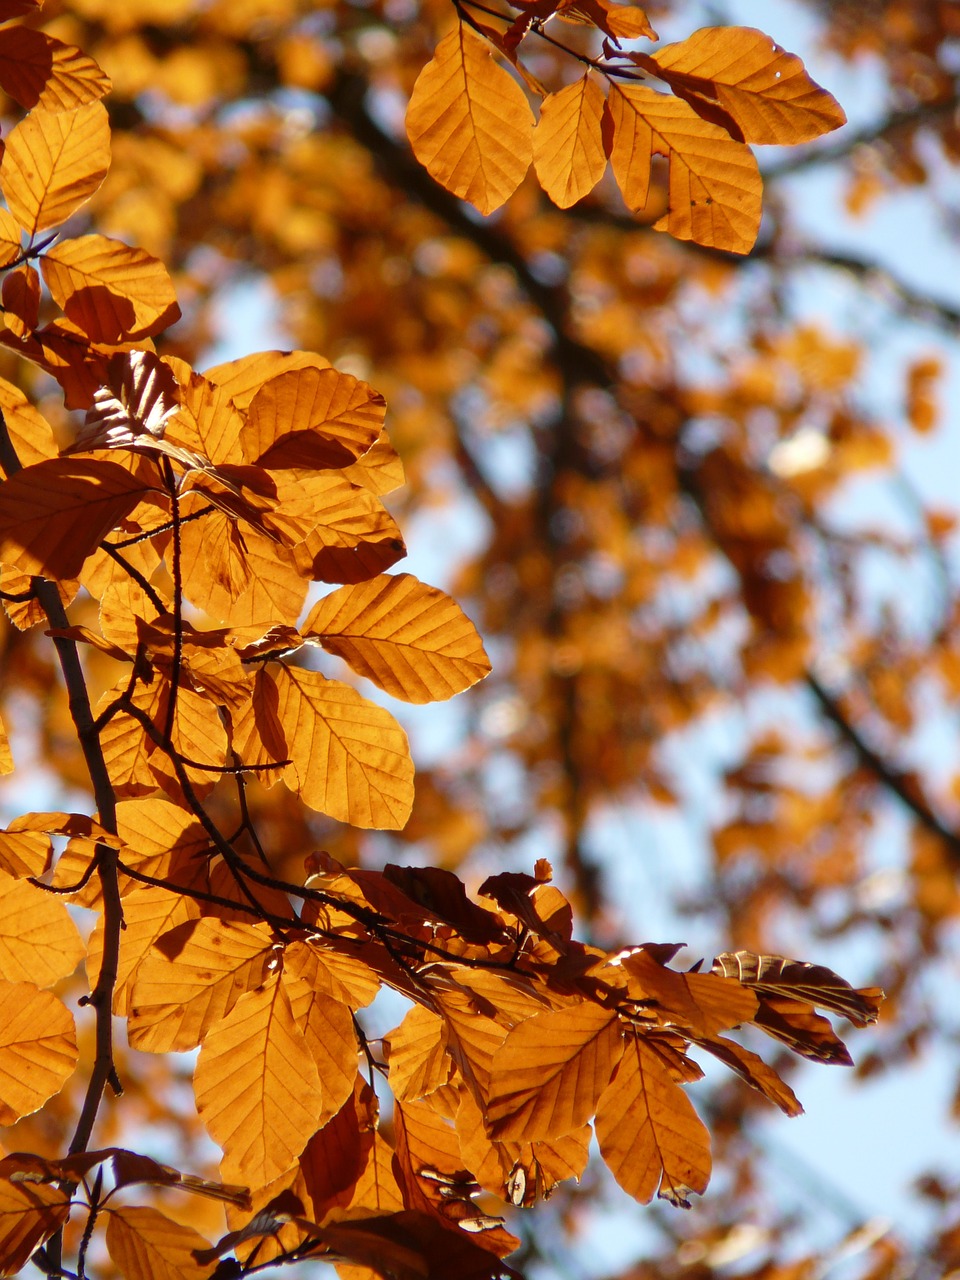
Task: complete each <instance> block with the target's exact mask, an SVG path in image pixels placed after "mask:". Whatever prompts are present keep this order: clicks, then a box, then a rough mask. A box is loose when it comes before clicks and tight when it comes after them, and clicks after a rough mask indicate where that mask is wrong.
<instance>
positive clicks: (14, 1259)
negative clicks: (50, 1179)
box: [0, 1178, 70, 1276]
mask: <svg viewBox="0 0 960 1280" xmlns="http://www.w3.org/2000/svg"><path fill="white" fill-rule="evenodd" d="M69 1211H70V1197H69V1195H68V1194H67V1192H66V1191H64V1190H62V1189H61V1188H59V1187H51V1186H47V1185H45V1184H43V1183H40V1184H35V1183H23V1182H10V1181H8V1180H7V1179H6V1178H0V1275H2V1276H15V1275H17V1274H18V1273H19V1272H20V1271H21V1269H22V1268H23V1267H25V1266H26V1264H27V1260H28V1259H29V1257H30V1255H31V1254H32V1253H33V1252H34V1250H35V1249H37V1248H39V1246H40V1245H41V1244H43V1242H44V1240H46V1239H48V1238H49V1237H50V1236H52V1235H53V1233H54V1232H55V1231H59V1229H60V1228H61V1227H62V1226H63V1224H64V1222H66V1220H67V1214H68V1213H69Z"/></svg>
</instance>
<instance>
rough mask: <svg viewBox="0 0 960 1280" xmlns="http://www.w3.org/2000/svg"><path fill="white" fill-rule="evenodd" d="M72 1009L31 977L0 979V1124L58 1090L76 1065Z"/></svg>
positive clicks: (36, 1107)
mask: <svg viewBox="0 0 960 1280" xmlns="http://www.w3.org/2000/svg"><path fill="white" fill-rule="evenodd" d="M77 1058H78V1054H77V1033H76V1029H75V1027H74V1022H73V1014H71V1012H70V1010H69V1009H68V1008H67V1007H66V1006H65V1005H64V1004H63V1002H62V1001H61V1000H58V999H57V997H56V996H55V995H53V994H52V993H51V992H49V991H41V990H40V988H39V987H36V986H34V985H33V983H30V982H0V1124H13V1122H14V1121H15V1120H19V1119H20V1117H21V1116H27V1115H30V1113H31V1112H33V1111H37V1110H39V1109H40V1107H42V1106H43V1104H44V1103H45V1102H46V1100H47V1099H48V1098H52V1097H53V1095H54V1094H55V1093H59V1092H60V1090H61V1089H62V1088H63V1086H64V1084H65V1083H66V1081H67V1080H68V1079H69V1077H70V1076H71V1075H72V1074H73V1070H74V1068H75V1067H76V1065H77Z"/></svg>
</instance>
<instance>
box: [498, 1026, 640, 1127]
mask: <svg viewBox="0 0 960 1280" xmlns="http://www.w3.org/2000/svg"><path fill="white" fill-rule="evenodd" d="M622 1052H623V1041H622V1039H621V1035H620V1025H619V1022H618V1020H617V1016H616V1014H615V1013H612V1012H611V1011H610V1010H609V1009H603V1008H601V1007H600V1006H599V1005H595V1004H589V1003H586V1002H584V1003H582V1004H577V1005H572V1006H568V1007H565V1008H562V1009H555V1010H550V1011H549V1012H546V1013H538V1014H536V1015H535V1016H534V1017H532V1018H527V1020H526V1021H525V1022H521V1023H520V1025H519V1026H518V1027H516V1028H515V1029H514V1030H513V1031H511V1032H510V1033H509V1035H508V1036H507V1038H506V1039H505V1040H504V1042H503V1044H502V1046H501V1047H500V1048H499V1049H498V1050H497V1052H496V1054H495V1055H494V1058H493V1071H492V1075H491V1080H490V1102H489V1106H488V1108H487V1117H488V1121H489V1125H490V1133H491V1136H493V1137H495V1138H500V1139H508V1138H513V1139H515V1140H517V1141H521V1142H524V1141H527V1142H528V1141H533V1140H535V1139H537V1138H555V1137H561V1136H562V1135H563V1134H565V1133H571V1132H572V1131H573V1130H574V1129H577V1128H579V1127H580V1125H582V1124H583V1122H584V1121H585V1120H588V1119H589V1118H590V1116H592V1115H593V1113H594V1111H595V1109H596V1106H597V1099H598V1098H599V1097H600V1094H601V1093H602V1092H603V1090H604V1089H605V1088H606V1086H607V1082H608V1081H609V1079H610V1076H611V1075H612V1074H613V1069H614V1067H615V1066H616V1064H617V1061H618V1060H619V1058H620V1054H621V1053H622Z"/></svg>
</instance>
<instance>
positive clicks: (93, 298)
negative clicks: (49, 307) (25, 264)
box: [40, 235, 180, 342]
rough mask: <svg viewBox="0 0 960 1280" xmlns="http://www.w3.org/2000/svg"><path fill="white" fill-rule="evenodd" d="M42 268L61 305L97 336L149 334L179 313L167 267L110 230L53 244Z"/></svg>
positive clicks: (111, 338) (126, 337) (108, 338)
mask: <svg viewBox="0 0 960 1280" xmlns="http://www.w3.org/2000/svg"><path fill="white" fill-rule="evenodd" d="M40 269H41V271H42V272H43V278H44V280H45V281H46V283H47V287H48V288H49V290H50V294H51V296H52V297H53V300H54V302H56V304H57V306H59V307H60V308H62V310H63V312H64V314H65V315H66V316H67V318H68V319H69V320H72V321H73V323H74V324H76V325H77V326H78V327H79V328H80V329H82V330H83V332H84V333H86V334H87V335H88V336H89V337H91V338H92V339H93V340H94V341H95V342H120V341H130V340H131V339H137V338H145V337H147V336H149V335H151V334H154V333H159V332H160V331H161V329H166V328H168V327H169V326H170V325H171V324H173V323H174V322H175V321H176V320H177V319H179V316H180V308H179V307H178V306H177V298H176V294H175V293H174V290H173V283H172V281H171V279H170V276H169V274H168V273H167V269H166V267H164V266H163V264H162V263H161V262H158V261H157V259H156V258H153V257H151V255H150V254H149V253H144V251H143V250H142V249H131V248H130V246H129V245H126V244H123V243H122V242H121V241H120V240H110V239H108V238H107V237H106V236H96V235H93V236H80V237H79V238H78V239H75V240H64V241H63V242H62V243H60V244H55V245H52V246H51V247H50V248H49V249H48V250H47V251H46V252H45V253H44V255H43V257H42V258H41V259H40Z"/></svg>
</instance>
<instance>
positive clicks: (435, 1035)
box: [384, 1005, 451, 1101]
mask: <svg viewBox="0 0 960 1280" xmlns="http://www.w3.org/2000/svg"><path fill="white" fill-rule="evenodd" d="M446 1044H447V1028H446V1024H445V1023H444V1021H443V1019H442V1018H440V1017H439V1016H438V1015H437V1014H435V1013H433V1012H432V1010H430V1009H425V1008H424V1007H423V1006H422V1005H414V1007H413V1008H412V1009H411V1010H410V1011H409V1012H408V1013H407V1014H406V1016H405V1017H404V1019H403V1021H402V1022H401V1023H400V1025H399V1027H395V1028H394V1029H393V1031H391V1032H390V1033H389V1034H388V1035H386V1036H385V1037H384V1051H385V1053H386V1057H387V1062H388V1063H389V1065H390V1089H391V1092H392V1093H393V1095H394V1097H395V1098H400V1099H401V1100H406V1101H416V1100H417V1099H419V1098H424V1097H426V1096H427V1094H429V1093H432V1092H433V1091H434V1090H435V1089H438V1088H439V1087H440V1086H441V1085H443V1084H446V1083H447V1081H448V1079H449V1076H450V1066H451V1062H450V1058H449V1056H448V1055H447V1052H446Z"/></svg>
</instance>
